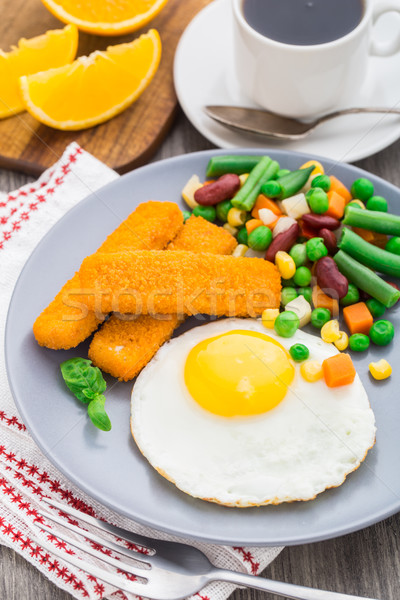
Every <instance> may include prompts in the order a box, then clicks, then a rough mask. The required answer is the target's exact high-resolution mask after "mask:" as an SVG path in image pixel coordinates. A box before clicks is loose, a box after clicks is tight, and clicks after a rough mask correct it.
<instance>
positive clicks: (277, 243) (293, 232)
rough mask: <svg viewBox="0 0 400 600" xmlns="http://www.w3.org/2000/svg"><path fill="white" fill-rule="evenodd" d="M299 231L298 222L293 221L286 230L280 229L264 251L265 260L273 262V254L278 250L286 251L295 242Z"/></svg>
mask: <svg viewBox="0 0 400 600" xmlns="http://www.w3.org/2000/svg"><path fill="white" fill-rule="evenodd" d="M299 233H300V227H299V224H298V223H293V225H291V226H290V227H289V229H286V231H282V233H278V235H277V236H276V238H274V239H273V240H272V242H271V245H270V246H269V248H268V250H267V252H266V253H265V260H269V261H271V262H274V260H275V254H276V253H277V252H278V251H279V250H283V251H284V252H288V251H289V250H290V248H291V247H292V246H293V244H295V243H296V240H297V238H298V236H299Z"/></svg>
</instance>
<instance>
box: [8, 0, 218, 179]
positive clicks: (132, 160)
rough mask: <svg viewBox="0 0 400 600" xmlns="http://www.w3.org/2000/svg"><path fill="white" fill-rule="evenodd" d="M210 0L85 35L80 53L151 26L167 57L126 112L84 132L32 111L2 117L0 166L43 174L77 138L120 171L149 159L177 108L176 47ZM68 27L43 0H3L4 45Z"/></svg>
mask: <svg viewBox="0 0 400 600" xmlns="http://www.w3.org/2000/svg"><path fill="white" fill-rule="evenodd" d="M209 2H210V0H169V1H168V2H167V4H166V6H165V7H164V9H163V10H162V11H161V13H160V14H159V15H158V16H157V17H156V18H155V19H154V20H153V21H152V22H151V23H150V24H148V25H146V26H145V27H144V28H143V30H139V31H137V32H134V33H131V34H129V35H125V36H122V37H121V36H119V37H99V36H94V35H89V34H86V33H80V36H79V49H78V56H81V55H84V54H90V52H93V51H94V50H96V49H98V50H104V49H105V48H106V47H107V46H112V45H114V44H121V43H124V42H130V41H131V40H133V39H135V38H136V37H138V35H140V34H141V33H144V32H146V31H148V29H149V28H150V27H154V28H155V29H157V30H158V31H159V33H160V35H161V41H162V58H161V63H160V66H159V69H158V71H157V73H156V75H155V77H154V79H153V81H152V82H151V84H150V86H149V87H148V88H147V89H146V90H145V92H144V93H143V94H142V96H140V98H139V99H138V100H137V101H136V102H135V103H134V104H133V105H132V106H130V107H129V108H128V109H126V110H125V111H124V112H123V113H121V114H120V115H118V116H117V117H114V118H113V119H111V120H110V121H108V122H107V123H103V124H102V125H98V126H97V127H92V128H90V129H86V130H83V131H80V132H76V131H70V132H68V131H57V130H56V129H52V128H50V127H47V126H46V125H41V124H40V123H39V122H38V121H36V120H35V119H34V118H33V117H31V116H30V115H29V114H28V113H21V114H19V115H16V116H15V117H11V118H9V119H3V120H0V167H4V168H7V169H15V170H18V171H23V172H25V173H29V174H32V175H39V174H40V173H41V172H42V171H43V170H44V169H45V168H47V167H48V166H49V165H51V164H52V163H53V162H54V160H56V159H57V158H58V157H59V156H60V155H61V154H62V152H63V150H64V148H65V146H66V145H67V144H68V143H69V142H71V141H72V140H76V141H77V142H78V143H79V144H80V145H81V146H82V147H83V148H85V150H88V151H89V152H91V153H92V154H93V155H94V156H96V157H97V158H99V159H100V160H102V161H103V162H105V163H106V164H107V165H109V166H110V167H112V168H113V169H116V170H117V171H118V172H119V173H124V172H125V171H129V170H130V169H132V168H134V167H138V166H140V165H142V164H144V163H145V162H147V161H148V160H149V158H150V157H151V156H152V155H153V154H154V152H155V151H156V149H157V148H158V147H159V145H160V143H161V142H162V140H163V138H164V137H165V135H166V133H167V132H168V130H169V128H170V126H171V123H172V121H173V118H174V114H175V111H176V108H177V99H176V95H175V91H174V85H173V79H172V67H173V59H174V53H175V48H176V46H177V43H178V41H179V38H180V36H181V33H182V32H183V30H184V29H185V27H186V25H187V24H188V23H189V21H190V20H191V19H192V18H193V16H194V15H195V14H196V13H197V12H198V11H199V10H201V9H202V8H203V7H204V6H205V5H206V4H208V3H209ZM61 27H64V24H63V23H60V21H58V20H57V19H56V18H55V17H53V16H52V15H51V14H50V13H49V12H48V11H47V10H46V8H45V7H44V6H43V4H42V3H41V1H40V0H0V48H1V49H2V50H4V51H7V50H9V49H10V46H11V45H12V44H15V43H16V42H17V41H18V40H19V39H20V38H21V37H25V38H30V37H34V36H36V35H40V34H42V33H44V32H45V31H47V30H48V29H58V28H61Z"/></svg>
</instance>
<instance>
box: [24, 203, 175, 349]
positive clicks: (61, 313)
mask: <svg viewBox="0 0 400 600" xmlns="http://www.w3.org/2000/svg"><path fill="white" fill-rule="evenodd" d="M182 226H183V217H182V212H181V211H180V210H179V207H178V206H177V205H176V204H174V203H173V202H152V201H151V202H145V203H143V204H140V205H139V206H138V207H137V209H136V210H135V211H134V212H133V213H131V214H130V215H129V217H128V218H127V219H125V221H123V222H122V223H121V224H120V225H119V226H118V227H117V229H116V230H115V231H113V233H111V234H110V235H109V236H108V237H107V239H106V240H105V242H104V243H103V244H102V245H101V246H100V248H99V250H98V252H99V251H101V252H102V253H105V252H116V251H118V250H126V249H131V250H140V249H147V250H152V249H154V250H162V249H163V248H165V246H166V245H167V244H168V242H170V241H171V240H172V239H173V238H174V237H175V236H176V234H177V233H178V232H179V230H180V229H181V228H182ZM80 288H81V282H80V277H79V273H75V275H74V277H72V279H70V280H69V281H68V282H67V283H66V284H65V285H64V286H63V288H62V289H61V291H60V292H59V293H58V294H57V296H56V297H55V299H54V300H53V301H52V302H51V303H50V304H49V306H48V307H47V308H45V309H44V310H43V312H42V313H41V314H40V315H39V317H38V318H37V319H36V321H35V323H34V325H33V333H34V336H35V338H36V340H37V342H38V343H39V344H40V346H46V347H47V348H52V349H53V350H59V349H61V348H63V349H68V348H74V347H75V346H77V345H78V344H80V343H81V342H83V340H85V339H86V338H87V337H89V335H90V334H91V333H92V332H93V331H95V329H97V327H98V325H99V324H100V323H101V322H102V321H103V319H104V317H103V318H102V317H101V315H100V314H95V313H94V312H93V311H90V310H89V311H88V310H87V309H85V306H84V305H83V304H82V302H80V297H79V296H77V297H74V294H76V293H77V292H79V290H80Z"/></svg>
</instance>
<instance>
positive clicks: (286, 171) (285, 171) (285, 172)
mask: <svg viewBox="0 0 400 600" xmlns="http://www.w3.org/2000/svg"><path fill="white" fill-rule="evenodd" d="M290 172H291V171H290V169H279V171H278V172H277V174H276V179H279V177H283V176H284V175H289V173H290Z"/></svg>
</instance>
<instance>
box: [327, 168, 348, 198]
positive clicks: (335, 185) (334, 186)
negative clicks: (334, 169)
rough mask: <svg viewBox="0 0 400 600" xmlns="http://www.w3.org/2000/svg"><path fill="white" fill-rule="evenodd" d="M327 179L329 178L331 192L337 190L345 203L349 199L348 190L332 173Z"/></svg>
mask: <svg viewBox="0 0 400 600" xmlns="http://www.w3.org/2000/svg"><path fill="white" fill-rule="evenodd" d="M329 179H330V180H331V189H330V191H331V192H337V193H338V194H340V195H341V196H343V198H344V201H345V202H346V204H347V203H348V202H350V200H351V194H350V190H348V189H347V187H346V186H345V185H344V184H343V183H342V182H341V181H340V180H339V179H338V178H337V177H335V176H334V175H330V176H329Z"/></svg>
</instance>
